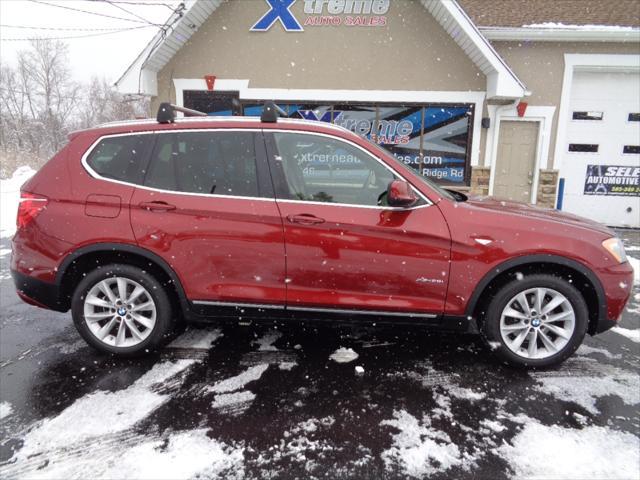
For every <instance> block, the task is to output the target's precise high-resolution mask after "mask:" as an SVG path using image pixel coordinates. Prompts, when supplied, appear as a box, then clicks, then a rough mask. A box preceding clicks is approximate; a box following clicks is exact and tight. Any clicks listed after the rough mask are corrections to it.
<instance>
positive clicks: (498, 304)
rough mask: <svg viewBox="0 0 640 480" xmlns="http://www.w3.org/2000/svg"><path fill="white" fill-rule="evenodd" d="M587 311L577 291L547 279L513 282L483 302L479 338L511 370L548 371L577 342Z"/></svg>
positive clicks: (584, 327)
mask: <svg viewBox="0 0 640 480" xmlns="http://www.w3.org/2000/svg"><path fill="white" fill-rule="evenodd" d="M588 322H589V311H588V309H587V305H586V303H585V301H584V298H582V295H581V294H580V292H579V291H578V290H577V289H576V288H575V287H574V286H573V285H571V283H569V282H568V281H567V280H565V279H563V278H560V277H556V276H553V275H543V274H539V275H531V276H525V277H522V278H521V279H518V278H514V279H513V280H512V281H511V282H509V283H507V284H506V285H505V286H503V287H502V288H501V289H500V290H499V291H498V292H497V293H496V294H495V296H494V298H493V299H492V300H491V302H490V303H489V307H488V309H487V312H486V316H485V318H484V321H483V324H482V334H483V336H484V338H485V340H486V342H487V343H488V345H489V347H490V348H491V349H492V350H494V352H495V353H496V354H497V355H498V356H500V357H501V358H502V359H503V360H505V361H506V362H508V363H509V364H511V365H516V366H527V367H548V366H552V365H556V364H558V363H560V362H562V361H564V360H566V359H567V358H568V357H569V356H570V355H571V354H573V352H575V351H576V349H577V348H578V347H579V346H580V344H581V343H582V339H583V338H584V335H585V333H586V331H587V326H588Z"/></svg>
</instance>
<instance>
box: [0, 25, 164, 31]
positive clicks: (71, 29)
mask: <svg viewBox="0 0 640 480" xmlns="http://www.w3.org/2000/svg"><path fill="white" fill-rule="evenodd" d="M149 26H152V25H149ZM0 27H3V28H22V29H27V30H61V31H79V32H113V31H116V30H126V29H128V28H131V27H112V28H81V27H40V26H35V25H7V24H4V23H3V24H0ZM143 27H145V25H141V26H140V27H134V28H143Z"/></svg>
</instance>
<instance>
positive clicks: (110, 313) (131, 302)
mask: <svg viewBox="0 0 640 480" xmlns="http://www.w3.org/2000/svg"><path fill="white" fill-rule="evenodd" d="M84 319H85V321H86V323H87V327H88V328H89V331H90V332H91V333H92V334H93V335H94V336H95V337H96V338H97V339H98V340H100V341H101V342H103V343H105V344H107V345H110V346H113V347H133V346H135V345H138V344H139V343H140V342H142V341H144V340H145V339H146V338H147V337H148V336H149V335H150V334H151V332H152V331H153V328H154V327H155V324H156V304H155V302H154V300H153V298H152V297H151V295H150V294H149V292H148V291H147V289H146V288H144V287H143V286H142V285H140V284H139V283H138V282H136V281H134V280H131V279H129V278H125V277H110V278H106V279H104V280H102V281H100V282H98V283H96V284H95V285H94V286H93V287H92V288H91V289H90V290H89V292H88V293H87V295H86V297H85V300H84Z"/></svg>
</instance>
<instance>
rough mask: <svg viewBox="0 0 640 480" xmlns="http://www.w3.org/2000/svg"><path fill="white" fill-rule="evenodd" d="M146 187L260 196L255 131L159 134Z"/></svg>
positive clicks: (213, 193)
mask: <svg viewBox="0 0 640 480" xmlns="http://www.w3.org/2000/svg"><path fill="white" fill-rule="evenodd" d="M145 186H148V187H153V188H158V189H162V190H171V191H176V192H186V193H198V194H210V195H229V196H240V197H258V196H260V195H259V192H258V174H257V169H256V152H255V145H254V134H253V132H238V131H233V132H223V131H212V132H175V133H163V134H160V135H159V136H158V140H157V143H156V146H155V148H154V151H153V154H152V155H151V161H150V164H149V172H148V174H147V176H146V178H145Z"/></svg>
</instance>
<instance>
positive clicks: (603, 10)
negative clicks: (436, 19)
mask: <svg viewBox="0 0 640 480" xmlns="http://www.w3.org/2000/svg"><path fill="white" fill-rule="evenodd" d="M458 3H459V4H460V6H461V7H462V8H464V10H465V11H466V12H467V15H469V17H471V20H473V22H474V23H475V24H476V25H477V26H479V27H522V26H524V25H531V24H540V23H547V22H554V23H563V24H565V25H621V26H631V27H639V26H640V1H638V0H458Z"/></svg>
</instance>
